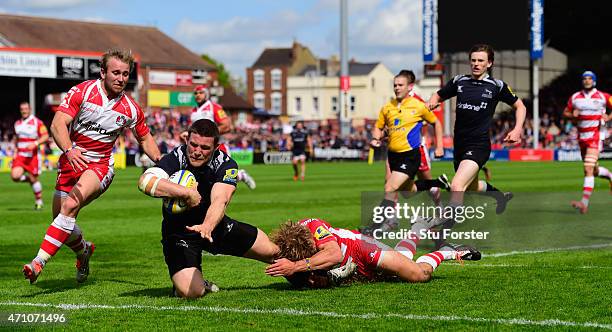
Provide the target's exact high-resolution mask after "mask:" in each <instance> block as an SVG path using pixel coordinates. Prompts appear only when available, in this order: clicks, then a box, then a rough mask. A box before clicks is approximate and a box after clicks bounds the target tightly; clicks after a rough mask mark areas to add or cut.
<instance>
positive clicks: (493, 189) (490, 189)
mask: <svg viewBox="0 0 612 332" xmlns="http://www.w3.org/2000/svg"><path fill="white" fill-rule="evenodd" d="M485 184H486V185H487V190H486V191H500V190H499V189H497V188H495V187H493V185H491V184H490V183H489V182H485Z"/></svg>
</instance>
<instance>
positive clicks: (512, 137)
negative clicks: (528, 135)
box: [504, 98, 527, 144]
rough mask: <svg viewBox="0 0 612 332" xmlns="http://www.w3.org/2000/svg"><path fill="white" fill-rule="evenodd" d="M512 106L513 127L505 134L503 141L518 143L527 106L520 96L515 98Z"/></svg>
mask: <svg viewBox="0 0 612 332" xmlns="http://www.w3.org/2000/svg"><path fill="white" fill-rule="evenodd" d="M512 108H514V112H515V115H514V117H515V119H516V124H515V125H514V129H512V130H511V131H510V132H509V133H508V135H506V137H505V138H504V142H506V143H510V144H518V143H520V142H521V136H522V134H523V125H524V124H525V117H526V116H527V108H526V107H525V104H523V101H522V100H521V99H520V98H518V99H516V101H515V102H514V104H512Z"/></svg>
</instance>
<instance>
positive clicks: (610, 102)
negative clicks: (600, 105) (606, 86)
mask: <svg viewBox="0 0 612 332" xmlns="http://www.w3.org/2000/svg"><path fill="white" fill-rule="evenodd" d="M604 98H606V108H608V109H612V95H611V94H609V93H604Z"/></svg>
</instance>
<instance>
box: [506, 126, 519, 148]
mask: <svg viewBox="0 0 612 332" xmlns="http://www.w3.org/2000/svg"><path fill="white" fill-rule="evenodd" d="M521 133H522V129H521V128H516V129H512V131H510V132H509V133H508V135H506V137H505V138H504V143H508V144H518V143H520V142H521Z"/></svg>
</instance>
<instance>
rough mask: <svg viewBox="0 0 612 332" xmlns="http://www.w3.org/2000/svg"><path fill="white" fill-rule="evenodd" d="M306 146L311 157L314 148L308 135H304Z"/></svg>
mask: <svg viewBox="0 0 612 332" xmlns="http://www.w3.org/2000/svg"><path fill="white" fill-rule="evenodd" d="M306 146H307V147H308V151H309V152H310V154H311V158H312V157H313V156H314V148H313V147H312V138H310V135H308V136H306Z"/></svg>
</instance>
